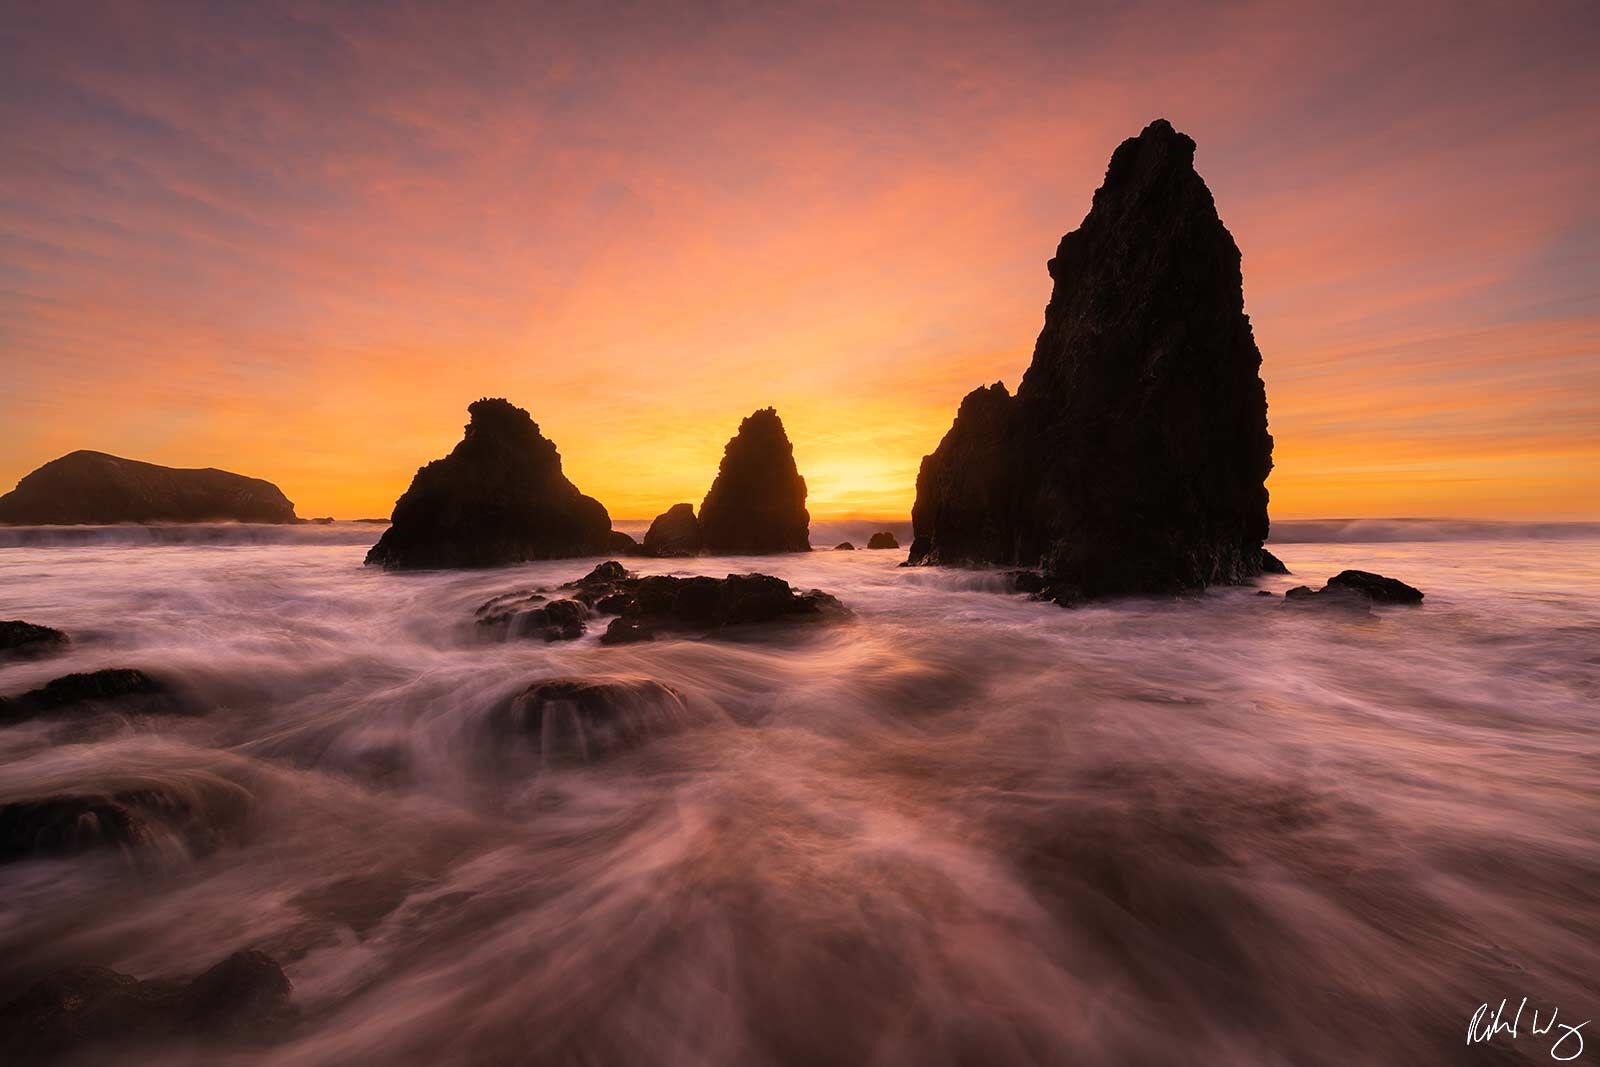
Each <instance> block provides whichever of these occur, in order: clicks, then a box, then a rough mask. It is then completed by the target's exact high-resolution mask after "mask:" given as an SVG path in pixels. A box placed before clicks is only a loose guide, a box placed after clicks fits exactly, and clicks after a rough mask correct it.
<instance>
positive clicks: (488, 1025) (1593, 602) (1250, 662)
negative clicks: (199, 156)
mask: <svg viewBox="0 0 1600 1067" xmlns="http://www.w3.org/2000/svg"><path fill="white" fill-rule="evenodd" d="M253 529H258V528H243V529H240V530H238V531H236V535H235V536H229V535H227V534H226V533H219V534H216V535H214V536H208V537H191V538H188V539H186V540H182V541H179V542H178V543H161V541H160V539H147V540H146V541H145V542H143V543H138V542H136V540H135V539H134V538H133V537H132V536H131V535H122V536H118V537H110V536H108V537H106V538H103V539H101V540H100V541H96V540H94V539H93V538H83V537H79V538H77V542H78V543H71V544H63V543H61V541H60V540H59V539H57V540H55V541H51V540H50V539H48V538H44V539H41V538H35V543H32V544H28V543H23V542H22V540H20V539H14V540H12V541H10V542H8V544H10V545H11V546H12V547H6V548H3V549H0V618H23V619H28V620H30V621H34V622H40V623H46V624H49V625H54V626H58V627H61V628H62V629H65V630H67V631H69V632H70V633H72V635H73V636H74V639H75V642H74V644H73V645H72V647H71V650H70V652H68V653H67V654H66V655H64V656H60V657H56V658H53V659H49V660H42V661H34V662H23V663H11V664H7V665H3V666H0V694H11V693H14V692H19V691H22V690H26V689H29V688H31V687H33V686H35V685H39V684H42V683H43V682H45V681H47V680H48V679H50V678H53V677H55V676H58V675H60V674H64V673H66V672H68V671H70V670H87V669H94V668H99V667H110V666H134V667H143V668H145V669H147V670H150V671H152V672H162V673H164V674H166V675H168V676H170V677H172V678H175V679H179V680H181V681H182V683H183V684H184V685H185V686H187V687H188V688H189V690H190V691H191V692H192V693H194V694H196V696H197V698H198V699H199V700H200V701H201V702H202V703H203V705H204V706H205V707H207V708H209V709H210V710H209V713H208V714H207V715H205V716H203V717H200V718H195V719H149V720H144V721H119V720H112V721H110V722H106V723H101V724H99V725H98V726H97V727H96V728H95V729H92V730H88V731H85V730H83V729H79V730H76V731H66V732H63V728H62V727H61V726H60V725H59V724H51V723H47V722H36V723H33V724H28V725H25V726H18V727H12V728H8V729H3V730H0V803H6V802H10V801H13V800H18V799H23V798H27V797H34V796H40V795H47V794H57V793H61V792H64V791H65V792H71V791H96V790H107V789H116V788H125V787H127V786H128V785H129V784H130V783H133V784H145V785H149V784H157V785H161V786H163V787H166V788H170V789H176V790H181V791H183V793H184V795H186V796H189V797H191V798H193V804H194V806H195V807H196V809H197V810H199V811H201V812H202V813H204V814H205V816H206V817H207V818H215V820H216V821H217V831H218V832H217V834H216V838H215V840H212V841H210V842H209V843H208V845H207V847H206V848H198V847H196V846H195V844H194V842H193V840H192V839H179V838H175V839H174V840H172V841H170V842H165V843H163V844H162V845H161V846H160V847H154V848H152V849H149V850H144V851H141V852H139V853H137V854H129V855H123V854H119V853H115V852H107V853H100V854H87V855H81V856H77V857H73V858H70V859H58V860H35V861H28V862H22V863H14V864H11V865H8V866H4V867H0V999H5V998H9V997H10V996H12V995H14V994H15V993H16V992H17V991H18V990H20V989H21V988H22V987H24V986H26V985H27V984H28V983H29V982H31V981H32V980H34V979H35V978H37V977H38V976H40V975H42V974H44V973H47V972H49V971H51V970H53V969H56V968H59V967H62V966H65V965H69V964H76V963H95V964H102V965H105V966H110V967H113V968H115V969H118V970H122V971H126V972H129V973H133V974H136V975H139V976H141V977H143V976H152V975H158V974H169V973H184V974H187V973H193V972H196V971H198V970H200V969H202V968H204V967H205V966H208V965H210V964H211V963H213V962H215V961H216V960H217V959H219V958H221V957H222V956H223V955H225V954H227V953H228V952H229V951H232V950H233V949H237V948H243V947H258V948H261V949H264V950H265V951H267V952H269V953H271V954H273V955H274V956H276V957H277V958H278V959H279V960H281V961H282V962H283V963H284V965H285V969H286V971H287V972H288V974H289V976H290V978H291V980H292V981H293V983H294V987H295V998H296V1000H297V1002H298V1003H299V1004H300V1005H301V1007H302V1008H303V1010H304V1012H305V1021H304V1023H303V1025H302V1026H301V1027H300V1028H299V1029H298V1030H295V1031H293V1032H290V1033H287V1034H285V1035H283V1039H282V1040H281V1041H280V1042H278V1043H277V1044H274V1045H272V1046H270V1047H268V1048H265V1049H244V1048H241V1049H235V1050H222V1051H219V1050H216V1049H208V1050H198V1051H197V1050H183V1049H170V1050H166V1051H165V1053H164V1055H163V1056H162V1062H193V1063H216V1062H230V1063H234V1062H237V1063H251V1064H254V1063H263V1064H330V1065H331V1064H350V1063H384V1064H480V1063H511V1062H531V1063H551V1064H585V1065H591V1064H619V1065H620V1064H702V1063H709V1064H741V1065H743V1064H802V1063H845V1064H882V1065H900V1064H905V1065H912V1064H916V1065H938V1064H998V1063H1077V1064H1156V1065H1159V1064H1199V1063H1239V1064H1263V1065H1265V1064H1285V1063H1293V1064H1336V1063H1337V1064H1344V1063H1395V1064H1402V1063H1405V1064H1416V1063H1455V1062H1460V1063H1506V1062H1530V1063H1532V1062H1548V1061H1549V1056H1548V1048H1549V1045H1550V1042H1551V1038H1549V1037H1537V1038H1536V1037H1531V1036H1523V1037H1522V1038H1520V1039H1519V1040H1517V1041H1514V1042H1513V1041H1509V1040H1505V1039H1504V1038H1502V1039H1499V1040H1497V1041H1496V1042H1494V1043H1492V1044H1490V1045H1486V1046H1485V1045H1480V1046H1476V1047H1471V1048H1469V1047H1467V1045H1466V1044H1465V1042H1464V1037H1465V1033H1466V1028H1467V1022H1468V1020H1469V1018H1470V1017H1471V1015H1472V1013H1473V1011H1474V1010H1475V1009H1476V1008H1477V1006H1478V1005H1479V1004H1480V1003H1483V1002H1485V1001H1488V1002H1491V1004H1493V1003H1498V1001H1499V1000H1500V999H1501V998H1502V997H1509V998H1511V1003H1512V1006H1513V1007H1514V1006H1515V1004H1516V1002H1517V1000H1518V999H1519V998H1521V997H1523V996H1528V997H1529V998H1530V1007H1531V1006H1532V1005H1533V1004H1538V1005H1541V1006H1545V1007H1547V1008H1548V1007H1559V1008H1560V1009H1561V1013H1562V1018H1563V1020H1565V1021H1571V1022H1578V1021H1581V1020H1583V1019H1587V1018H1590V1017H1592V1016H1596V1015H1600V977H1597V972H1600V968H1597V966H1596V964H1597V962H1600V949H1597V934H1600V849H1597V846H1596V841H1597V839H1600V716H1597V714H1596V712H1597V697H1600V597H1597V593H1600V551H1597V549H1600V539H1594V538H1580V537H1562V538H1553V539H1552V538H1547V539H1531V538H1525V539H1516V540H1507V539H1502V540H1489V539H1483V538H1478V539H1471V540H1457V541H1438V540H1434V541H1425V542H1424V541H1411V542H1395V541H1385V542H1383V543H1367V544H1351V543H1290V544H1282V545H1279V546H1278V549H1279V554H1280V555H1281V556H1282V557H1283V558H1284V560H1285V561H1286V562H1287V563H1288V564H1289V566H1290V567H1291V568H1292V569H1293V570H1294V571H1295V572H1296V574H1295V576H1294V577H1293V578H1288V579H1285V578H1272V579H1268V580H1264V581H1263V582H1262V586H1263V587H1265V588H1269V589H1273V590H1278V591H1281V590H1282V589H1284V588H1286V587H1288V586H1289V585H1292V584H1297V583H1300V582H1302V581H1309V582H1310V583H1311V584H1313V585H1317V584H1320V583H1321V580H1322V579H1323V578H1325V577H1327V576H1328V575H1330V574H1332V573H1334V572H1335V571H1336V570H1339V569H1342V568H1344V567H1347V566H1361V567H1365V568H1368V569H1372V570H1378V571H1381V572H1383V573H1386V574H1391V575H1394V576H1397V577H1400V578H1403V579H1405V580H1407V581H1410V582H1412V583H1413V584H1415V585H1418V586H1420V587H1422V588H1423V589H1425V590H1426V591H1427V594H1428V596H1427V600H1426V602H1425V604H1424V605H1423V606H1422V607H1420V608H1416V609H1398V608H1396V609H1380V611H1379V613H1378V614H1377V616H1375V617H1373V618H1370V619H1364V618H1355V617H1351V616H1349V615H1346V614H1344V613H1339V612H1321V611H1315V610H1296V609H1293V608H1286V607H1285V606H1284V605H1283V603H1282V601H1281V600H1280V599H1279V598H1266V597H1257V596H1255V595H1254V593H1255V590H1254V589H1224V590H1214V591H1211V592H1209V593H1207V594H1206V595H1204V596H1201V597H1195V598H1192V599H1187V600H1179V601H1163V600H1130V601H1123V602H1118V603H1113V604H1108V605H1099V606H1093V607H1089V608H1085V609H1080V610H1074V611H1066V610H1062V609H1060V608H1057V607H1054V606H1051V605H1042V604H1035V603H1031V602H1029V601H1027V600H1026V599H1024V598H1022V597H1018V596H1014V595H1009V594H1005V593H1003V592H1000V591H999V590H1001V589H1002V588H1003V582H1002V580H1001V579H1000V577H999V576H998V575H996V574H992V573H984V572H971V571H944V570H931V569H916V570H905V569H900V568H898V567H897V566H896V564H898V563H899V562H900V560H901V559H902V558H903V556H904V553H903V552H870V551H858V552H854V553H843V552H839V553H834V552H822V551H819V552H814V553H811V554H810V555H807V556H790V557H771V558H762V559H748V558H747V559H717V558H706V559H700V560H694V561H659V562H654V561H646V562H642V563H641V562H638V561H630V564H629V565H630V566H638V567H639V569H642V570H645V571H649V572H665V571H668V570H673V571H676V572H678V573H705V574H719V575H720V574H725V573H729V572H733V571H749V570H760V571H764V572H767V573H773V574H777V575H779V576H781V577H784V578H786V579H788V580H789V581H790V582H792V583H794V584H796V585H799V586H802V587H812V586H815V587H819V588H822V589H826V590H828V591H829V592H832V593H834V594H836V595H837V596H839V597H840V598H841V599H842V600H844V601H845V603H846V604H847V605H848V606H849V607H850V608H852V609H853V611H854V612H855V617H854V619H853V621H851V622H849V623H847V624H844V625H841V626H837V627H804V628H801V629H797V630H791V631H787V632H774V633H770V634H767V635H765V636H762V635H746V636H745V638H744V639H741V640H732V641H709V640H674V641H663V642H657V643H655V644H647V645H635V646H625V647H616V648H606V647H601V646H600V645H599V644H598V642H597V640H596V634H597V633H598V632H599V628H594V627H592V628H591V632H590V634H589V635H587V636H586V637H584V638H583V639H581V640H579V641H576V642H573V643H570V644H553V645H545V644H542V643H519V644H488V643H484V642H482V641H480V640H479V639H478V638H477V636H476V635H475V634H474V633H473V632H472V630H471V628H470V622H471V618H472V611H473V608H475V607H476V606H477V605H478V604H479V603H481V602H482V601H484V600H486V599H488V598H489V597H490V596H492V595H494V594H496V593H499V592H504V591H508V590H512V589H519V588H529V587H537V586H542V585H553V584H557V583H559V582H561V581H565V580H569V579H572V578H575V577H577V576H579V575H581V574H582V573H584V572H585V571H586V570H587V569H588V568H589V567H590V566H591V565H592V564H593V562H594V561H564V562H558V563H546V564H536V565H528V566H522V567H514V568H507V569H504V570H497V571H488V572H473V573H450V574H446V573H436V574H415V575H392V574H383V573H378V572H374V571H371V570H368V569H365V568H363V567H362V566H361V565H360V563H361V558H362V555H363V553H364V551H365V548H366V546H367V545H368V544H369V543H370V542H371V541H372V540H374V539H375V538H376V534H377V532H378V530H379V529H381V527H373V526H357V525H354V524H337V525H335V526H332V527H287V528H277V529H276V531H275V532H274V533H273V534H272V535H271V536H270V537H269V538H261V537H256V536H254V535H253V534H251V533H250V532H249V531H250V530H253ZM867 532H870V529H869V530H868V531H867ZM827 533H828V534H829V536H828V537H827V538H826V541H827V543H832V540H833V538H832V536H831V535H832V534H833V533H834V531H827ZM902 534H903V531H902ZM813 539H814V540H816V541H817V543H818V544H822V543H824V538H822V537H820V536H818V535H816V534H814V537H813ZM41 540H43V541H44V543H38V542H39V541H41ZM168 540H169V541H170V540H172V539H168ZM904 540H905V538H904V536H903V535H902V542H904ZM860 541H863V542H864V537H861V538H860ZM858 547H860V543H859V542H858ZM557 675H559V676H580V677H616V678H629V679H656V680H659V681H662V682H665V683H667V684H669V685H671V686H673V687H674V688H675V689H677V690H678V691H679V692H680V693H681V694H682V697H683V708H687V709H688V712H689V714H688V718H689V720H690V721H691V722H692V723H693V725H692V726H690V727H689V728H687V729H680V730H676V732H669V733H666V734H665V735H664V736H662V737H661V738H659V739H658V740H656V741H654V742H652V743H651V744H648V745H646V746H644V747H643V748H641V749H639V750H638V751H636V752H632V753H628V754H624V755H622V756H620V757H618V758H614V759H611V760H607V761H605V762H602V763H599V764H596V765H591V766H568V765H562V766H546V765H544V764H543V763H541V761H540V760H539V758H538V756H537V755H536V754H534V753H532V752H530V751H529V750H528V749H527V747H526V746H525V745H524V744H523V743H522V742H521V741H519V740H518V739H517V738H514V737H510V736H508V735H506V734H504V733H497V732H496V729H495V725H494V721H493V718H492V712H493V710H494V709H495V708H496V707H497V706H498V705H499V704H501V703H502V702H503V701H504V700H505V699H506V698H507V697H508V696H509V695H510V694H512V693H514V692H515V691H517V690H520V689H521V688H523V687H524V686H526V685H527V684H528V683H529V682H531V681H533V680H537V679H539V678H544V677H550V676H557ZM682 710H683V709H682V708H680V709H678V711H679V712H681V711H682ZM673 725H677V721H676V720H675V721H674V723H673ZM1586 1032H1587V1031H1585V1033H1586ZM1524 1033H1525V1034H1526V1031H1524ZM1572 1047H1573V1046H1572V1045H1571V1044H1570V1043H1569V1044H1568V1045H1567V1046H1566V1048H1565V1049H1564V1051H1567V1052H1570V1051H1571V1050H1572ZM127 1062H149V1060H148V1058H147V1057H146V1056H145V1055H144V1054H143V1053H140V1054H133V1053H130V1056H129V1058H128V1061H127Z"/></svg>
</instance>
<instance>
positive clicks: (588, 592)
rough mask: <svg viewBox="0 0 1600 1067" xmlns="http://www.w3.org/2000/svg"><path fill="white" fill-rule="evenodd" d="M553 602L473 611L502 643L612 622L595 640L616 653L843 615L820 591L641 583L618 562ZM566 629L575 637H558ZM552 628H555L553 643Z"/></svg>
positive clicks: (643, 579)
mask: <svg viewBox="0 0 1600 1067" xmlns="http://www.w3.org/2000/svg"><path fill="white" fill-rule="evenodd" d="M551 594H553V595H554V594H559V595H560V597H561V599H557V600H552V601H548V602H546V597H547V594H546V593H541V592H537V591H531V590H520V591H517V592H513V593H507V594H503V595H501V596H498V597H495V598H494V599H492V600H490V601H488V602H487V603H486V604H484V605H483V607H481V608H479V609H478V624H479V625H480V626H482V627H485V628H487V629H490V630H493V631H495V632H497V633H498V634H500V635H501V636H504V637H518V636H534V637H541V638H544V639H545V640H563V639H567V638H568V637H569V636H570V637H576V636H578V635H579V634H581V633H582V632H583V627H584V625H585V620H587V619H589V618H592V617H593V616H595V615H602V616H603V615H614V616H618V618H617V619H615V620H613V621H612V622H611V623H609V624H608V626H607V628H606V631H605V633H604V635H603V636H602V637H601V643H602V644H612V645H614V644H627V643H631V642H636V641H648V640H651V639H653V638H654V637H655V636H656V635H657V634H658V633H661V634H665V633H685V634H689V633H699V634H709V633H712V632H715V631H720V630H726V629H729V628H732V627H738V626H745V625H755V624H763V623H774V622H806V621H817V620H829V619H842V618H845V617H847V616H848V615H849V611H848V609H846V608H845V606H844V605H843V604H841V603H840V602H839V600H838V599H837V598H836V597H833V596H830V595H829V594H827V593H824V592H822V591H821V590H818V589H812V590H805V591H802V590H797V589H794V588H792V587H790V585H789V583H788V582H786V581H784V580H783V579H781V578H774V577H772V576H771V575H766V574H730V575H728V576H726V577H724V578H713V577H709V576H705V575H696V576H692V577H679V576H677V575H667V574H655V575H644V576H640V575H637V574H633V573H631V572H629V571H628V570H627V568H625V567H624V566H623V565H622V564H621V563H620V562H618V561H617V560H607V561H606V562H604V563H601V564H598V565H597V566H596V567H595V568H594V569H593V570H591V571H590V572H589V573H588V574H586V575H584V576H583V577H582V578H578V579H576V580H574V581H571V582H568V583H567V584H566V585H564V586H562V587H561V588H560V589H559V590H554V591H551ZM558 608H559V611H560V612H561V615H560V617H559V618H554V619H553V616H552V609H558ZM569 625H570V626H575V627H576V630H577V632H576V633H569V632H568V631H567V630H566V629H563V627H566V626H569ZM551 626H555V627H557V628H558V629H557V632H556V633H555V634H554V635H553V636H551V635H549V628H550V627H551Z"/></svg>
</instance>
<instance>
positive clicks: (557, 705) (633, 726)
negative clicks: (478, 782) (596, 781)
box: [494, 678, 689, 763]
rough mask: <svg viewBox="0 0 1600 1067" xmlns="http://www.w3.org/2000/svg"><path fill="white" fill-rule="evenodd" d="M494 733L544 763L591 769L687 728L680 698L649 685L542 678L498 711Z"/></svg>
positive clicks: (671, 691) (672, 691) (645, 682)
mask: <svg viewBox="0 0 1600 1067" xmlns="http://www.w3.org/2000/svg"><path fill="white" fill-rule="evenodd" d="M494 720H495V722H496V724H497V726H498V727H499V730H498V731H497V732H501V733H503V732H507V731H509V732H512V733H515V734H518V735H520V736H521V737H523V738H525V739H526V740H527V743H528V744H529V745H531V746H532V747H533V748H534V749H535V750H536V751H538V752H539V753H540V754H541V755H543V756H544V757H545V759H546V760H547V761H565V762H577V763H591V762H593V761H595V760H599V759H604V758H605V757H607V756H611V755H614V754H616V753H618V752H622V751H626V750H628V749H631V748H636V747H638V746H639V745H641V744H643V743H644V742H645V741H648V740H650V739H651V738H653V737H657V736H660V735H662V734H665V733H669V732H671V731H673V730H676V729H680V728H682V727H683V726H684V725H686V724H687V723H688V722H689V713H688V710H687V708H686V707H685V705H684V702H683V697H682V695H680V694H679V693H678V691H677V690H676V689H673V688H672V687H671V686H667V685H662V684H661V683H660V682H654V681H649V680H647V679H610V678H600V679H594V678H546V679H543V680H541V681H537V682H534V683H533V684H532V685H530V686H528V688H526V689H524V690H522V691H521V692H520V693H518V694H516V695H515V696H513V697H512V698H511V699H510V700H508V701H507V702H505V703H504V704H502V705H501V706H500V707H499V708H497V709H496V711H495V715H494Z"/></svg>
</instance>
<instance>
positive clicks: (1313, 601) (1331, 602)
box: [1283, 585, 1372, 615]
mask: <svg viewBox="0 0 1600 1067" xmlns="http://www.w3.org/2000/svg"><path fill="white" fill-rule="evenodd" d="M1283 603H1284V606H1285V607H1292V608H1306V607H1311V608H1329V609H1332V610H1337V611H1346V612H1350V613H1352V614H1355V615H1371V614H1372V598H1371V597H1369V596H1366V595H1365V594H1363V593H1360V592H1358V591H1356V590H1354V589H1341V588H1338V587H1337V586H1333V587H1328V586H1325V587H1323V588H1322V589H1312V588H1311V587H1310V586H1309V585H1297V586H1295V587H1294V588H1293V589H1289V590H1286V591H1285V592H1284V594H1283Z"/></svg>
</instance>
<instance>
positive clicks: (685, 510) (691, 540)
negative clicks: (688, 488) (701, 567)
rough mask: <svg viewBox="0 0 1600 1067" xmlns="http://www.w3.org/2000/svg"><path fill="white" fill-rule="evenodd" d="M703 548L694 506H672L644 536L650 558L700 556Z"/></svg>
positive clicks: (703, 542) (703, 541) (656, 520)
mask: <svg viewBox="0 0 1600 1067" xmlns="http://www.w3.org/2000/svg"><path fill="white" fill-rule="evenodd" d="M703 547H705V540H704V538H702V537H701V536H700V520H699V519H697V518H695V517H694V505H693V504H674V505H672V506H671V507H670V508H668V509H667V510H666V511H663V512H662V513H661V514H659V515H657V516H656V517H655V520H654V521H653V522H651V523H650V529H649V530H648V531H647V532H646V533H645V535H644V551H645V554H646V555H650V556H698V555H699V554H700V549H701V548H703Z"/></svg>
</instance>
